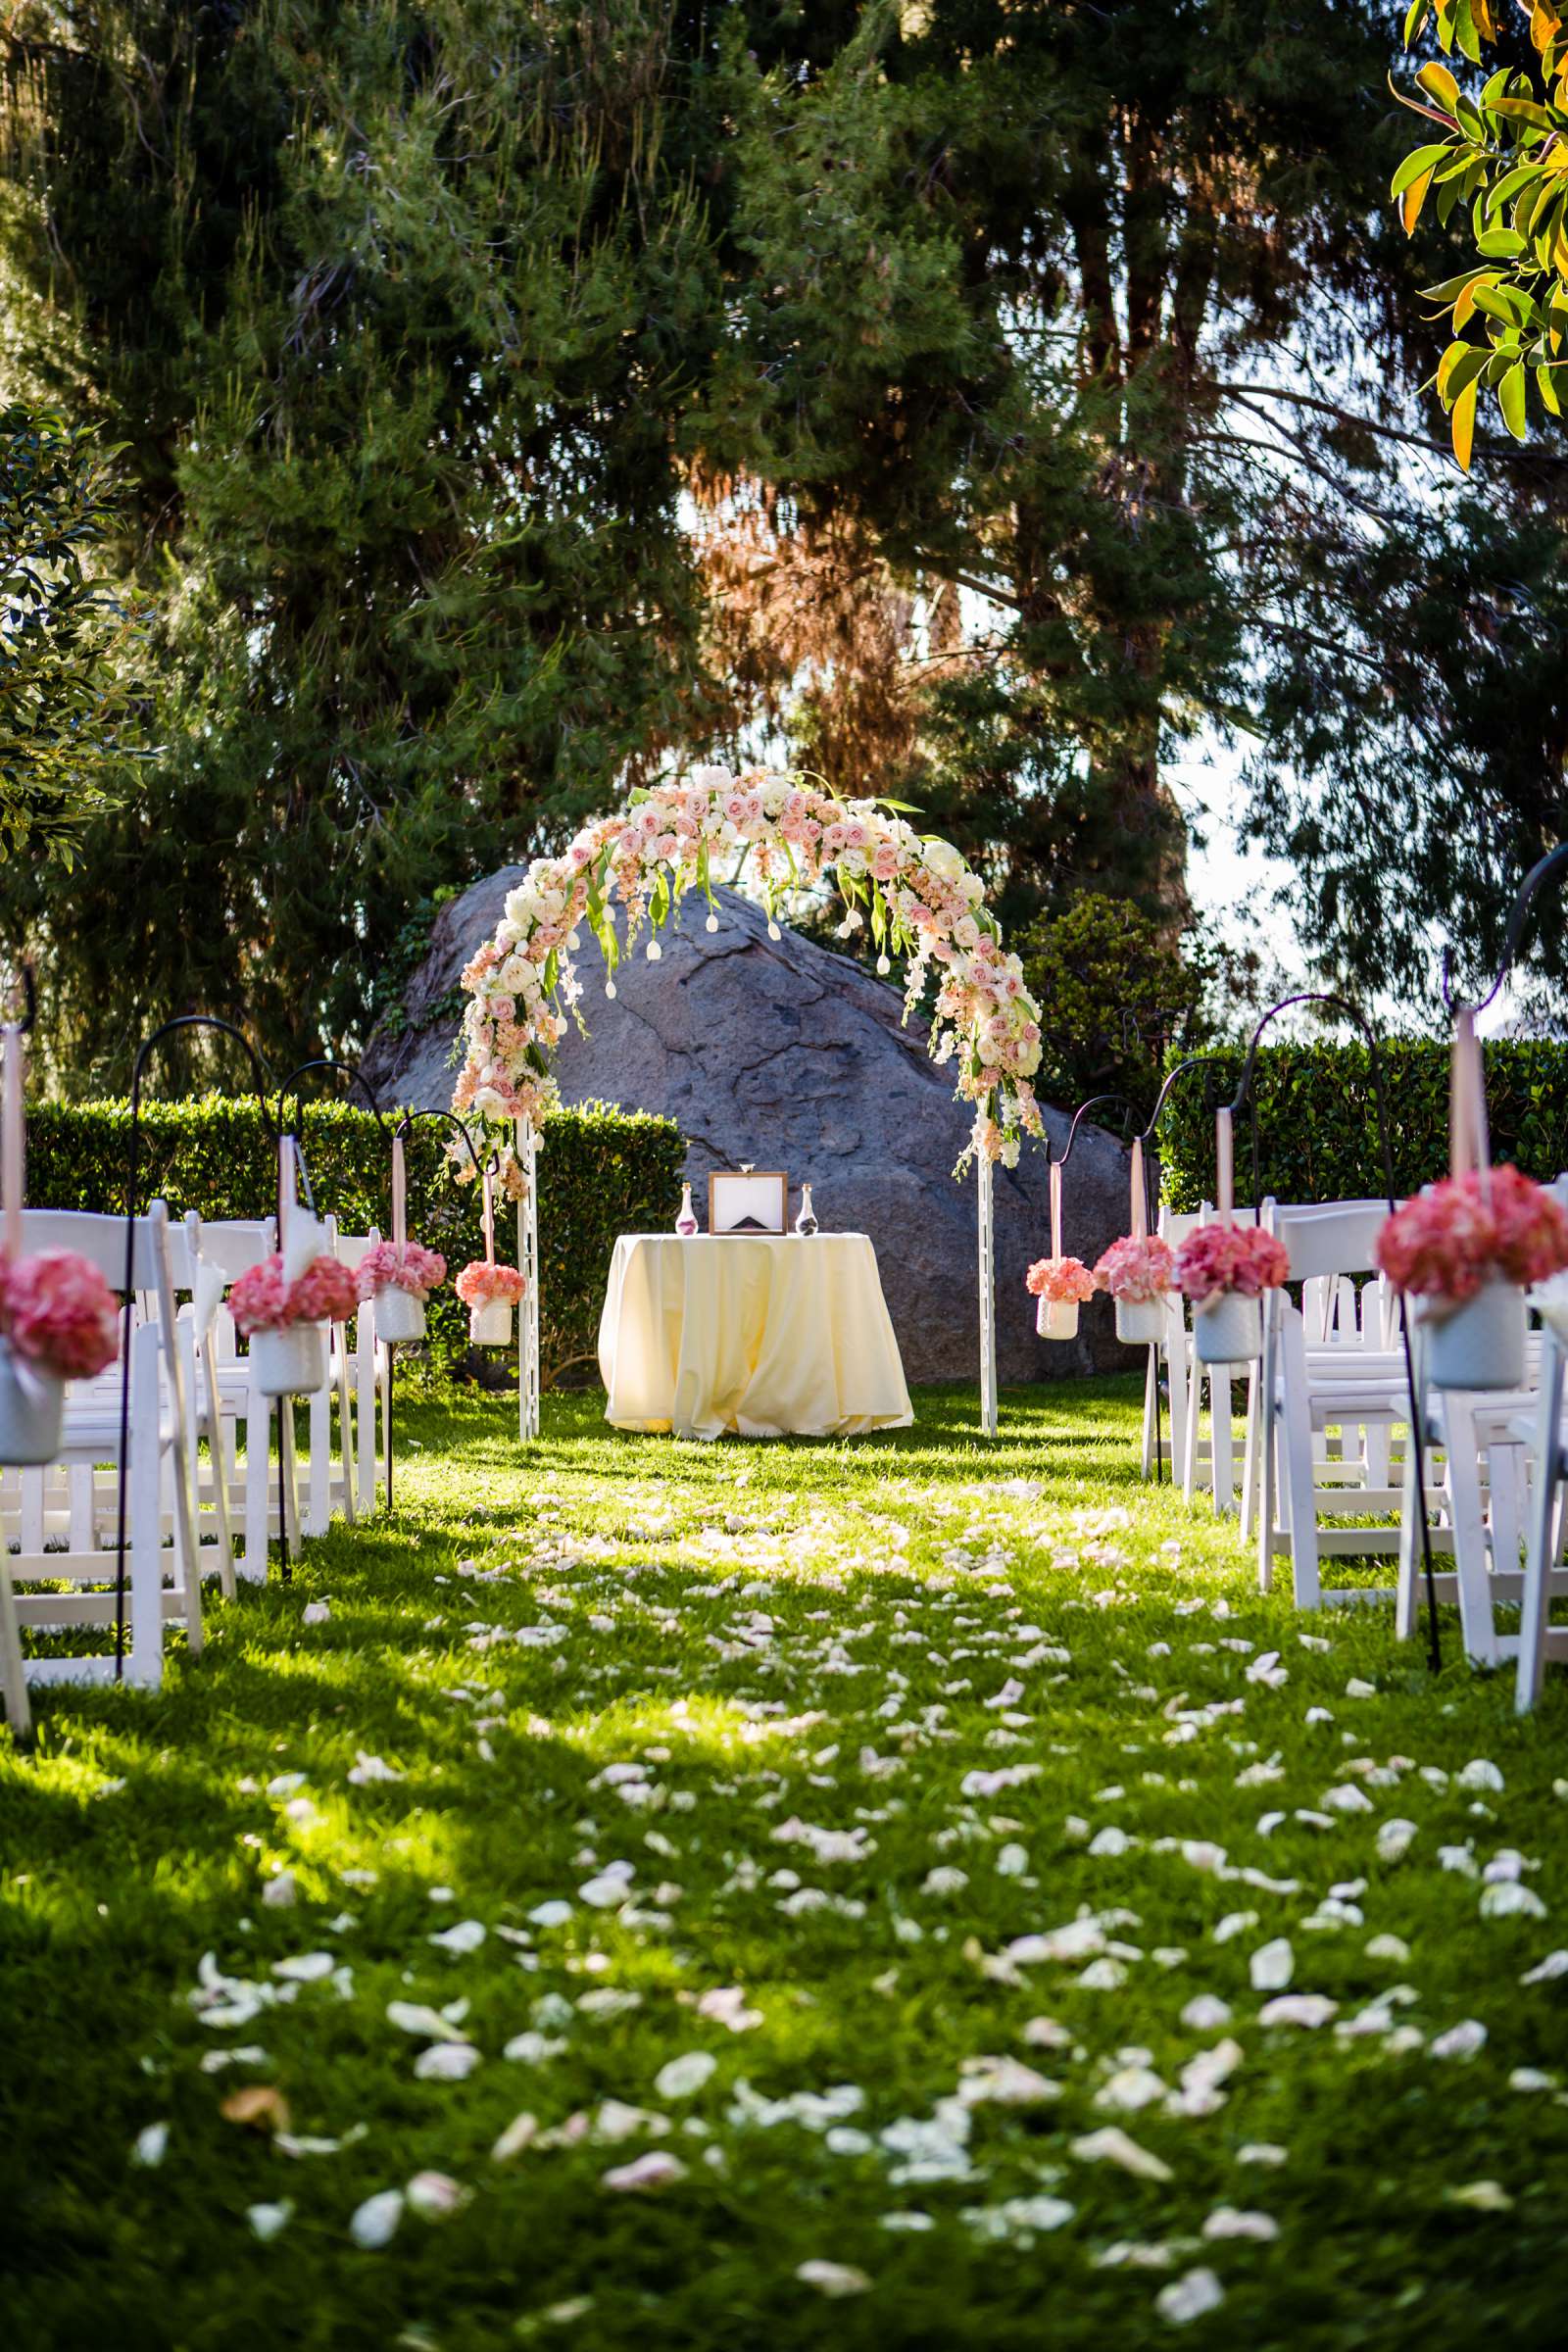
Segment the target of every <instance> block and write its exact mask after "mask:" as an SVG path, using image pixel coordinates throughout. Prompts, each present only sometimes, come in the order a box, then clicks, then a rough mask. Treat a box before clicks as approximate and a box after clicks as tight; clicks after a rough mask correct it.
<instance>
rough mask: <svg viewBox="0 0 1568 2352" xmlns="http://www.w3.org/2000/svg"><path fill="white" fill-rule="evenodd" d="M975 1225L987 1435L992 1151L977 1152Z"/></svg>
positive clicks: (991, 1384) (992, 1335) (993, 1329)
mask: <svg viewBox="0 0 1568 2352" xmlns="http://www.w3.org/2000/svg"><path fill="white" fill-rule="evenodd" d="M974 1181H975V1225H976V1233H977V1240H978V1244H979V1250H978V1266H977V1269H976V1270H977V1272H978V1275H979V1288H980V1427H981V1430H982V1432H983V1434H984V1435H985V1436H986V1437H988V1438H994V1437H995V1436H996V1434H997V1257H996V1183H997V1171H996V1165H995V1163H994V1161H993V1160H992V1159H991V1158H990V1156H989V1154H988V1153H986V1152H976V1154H975V1163H974Z"/></svg>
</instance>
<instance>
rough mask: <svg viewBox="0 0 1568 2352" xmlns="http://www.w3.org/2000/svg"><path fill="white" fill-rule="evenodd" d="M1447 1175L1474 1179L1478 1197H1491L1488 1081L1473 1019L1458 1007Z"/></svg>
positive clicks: (1451, 1067) (1451, 1061) (1450, 1082)
mask: <svg viewBox="0 0 1568 2352" xmlns="http://www.w3.org/2000/svg"><path fill="white" fill-rule="evenodd" d="M1448 1173H1449V1175H1450V1176H1470V1175H1476V1176H1479V1177H1480V1179H1481V1197H1482V1199H1483V1200H1489V1199H1490V1198H1491V1194H1492V1141H1491V1137H1490V1136H1489V1134H1488V1131H1487V1081H1486V1073H1485V1071H1484V1070H1483V1068H1482V1065H1481V1041H1480V1039H1479V1038H1478V1037H1477V1035H1476V1016H1475V1014H1474V1013H1473V1012H1472V1011H1471V1010H1470V1009H1469V1007H1468V1006H1467V1005H1466V1006H1461V1008H1460V1010H1459V1011H1458V1012H1456V1013H1455V1014H1454V1016H1453V1053H1452V1055H1451V1056H1450V1059H1449V1063H1448Z"/></svg>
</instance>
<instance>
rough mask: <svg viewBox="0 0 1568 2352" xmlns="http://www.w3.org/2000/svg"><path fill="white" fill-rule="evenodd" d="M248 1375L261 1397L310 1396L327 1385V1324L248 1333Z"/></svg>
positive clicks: (300, 1324) (287, 1326)
mask: <svg viewBox="0 0 1568 2352" xmlns="http://www.w3.org/2000/svg"><path fill="white" fill-rule="evenodd" d="M251 1378H252V1379H253V1380H254V1381H255V1383H256V1386H257V1387H258V1389H260V1391H261V1393H262V1395H263V1396H264V1397H313V1396H314V1395H315V1394H316V1392H317V1390H318V1389H320V1388H324V1387H325V1386H326V1326H325V1324H324V1323H290V1324H287V1325H286V1326H285V1327H284V1329H283V1330H281V1331H253V1332H252V1333H251Z"/></svg>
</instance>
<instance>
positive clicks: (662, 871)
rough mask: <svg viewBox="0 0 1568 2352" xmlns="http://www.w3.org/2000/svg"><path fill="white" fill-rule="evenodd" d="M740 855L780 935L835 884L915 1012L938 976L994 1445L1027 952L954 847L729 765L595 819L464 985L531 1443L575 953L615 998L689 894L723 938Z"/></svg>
mask: <svg viewBox="0 0 1568 2352" xmlns="http://www.w3.org/2000/svg"><path fill="white" fill-rule="evenodd" d="M748 864H749V866H750V868H751V871H752V873H753V875H754V876H755V877H756V879H757V880H758V881H759V882H760V885H761V889H762V896H763V899H764V902H765V904H766V907H767V915H768V928H769V931H770V933H771V934H772V936H773V937H774V938H777V937H778V936H779V931H778V924H777V920H776V907H777V905H778V902H779V900H780V898H781V897H782V896H784V895H785V894H786V893H788V892H789V891H791V890H793V889H796V888H799V887H801V886H803V885H807V884H810V883H814V882H817V881H819V880H821V879H823V878H825V877H831V879H832V881H833V882H834V883H835V885H836V886H837V889H838V892H839V896H840V898H841V899H842V901H843V902H844V907H845V914H844V920H843V922H842V923H841V924H840V926H839V929H840V933H841V935H842V936H845V937H850V936H853V935H854V934H855V933H856V932H858V931H862V930H864V929H866V928H869V931H870V936H871V941H872V944H873V945H874V947H875V948H876V950H877V957H876V968H877V970H878V971H879V972H887V971H890V970H891V968H892V959H893V957H894V956H900V957H902V958H904V959H906V961H907V972H906V987H905V1017H906V1019H907V1018H908V1015H909V1013H910V1012H911V1011H912V1010H913V1009H914V1006H915V1005H916V1004H917V1003H918V1001H919V999H920V997H921V995H922V993H923V991H924V988H925V983H926V979H927V976H928V974H929V972H930V969H931V966H932V964H933V963H936V964H940V965H941V966H942V967H943V970H942V978H941V984H940V986H939V988H938V991H937V1000H936V1015H935V1019H934V1020H933V1023H932V1026H931V1037H930V1050H931V1054H932V1057H933V1059H935V1060H936V1061H938V1062H948V1061H953V1062H955V1063H956V1071H957V1080H956V1094H957V1096H958V1098H959V1099H960V1100H961V1101H963V1102H966V1103H971V1104H972V1105H973V1107H974V1127H973V1130H972V1133H971V1135H970V1138H969V1142H968V1144H967V1146H966V1147H965V1149H964V1152H963V1153H962V1156H961V1157H960V1159H959V1161H958V1165H957V1167H956V1169H955V1171H954V1173H955V1174H956V1175H961V1174H962V1173H963V1172H964V1170H965V1168H966V1167H967V1166H968V1165H969V1163H970V1162H971V1161H972V1162H973V1164H974V1167H975V1171H976V1181H977V1191H978V1195H979V1218H978V1223H979V1277H980V1358H981V1361H980V1385H981V1409H982V1417H983V1420H984V1423H985V1427H986V1430H987V1432H988V1434H991V1435H994V1434H995V1432H996V1426H997V1377H996V1322H995V1306H994V1269H993V1248H992V1186H993V1174H994V1169H995V1164H996V1162H997V1161H998V1160H999V1159H1000V1160H1001V1161H1003V1162H1004V1164H1005V1165H1006V1166H1008V1167H1011V1166H1013V1165H1014V1164H1015V1163H1016V1161H1017V1157H1018V1151H1019V1145H1020V1142H1021V1139H1022V1137H1023V1136H1024V1135H1025V1134H1030V1135H1036V1136H1038V1135H1040V1134H1041V1133H1042V1132H1043V1131H1042V1127H1041V1120H1040V1110H1039V1106H1038V1104H1037V1103H1036V1101H1035V1094H1034V1086H1033V1079H1034V1074H1035V1072H1036V1070H1037V1069H1038V1068H1039V1066H1040V1008H1039V1006H1038V1005H1036V1004H1035V1002H1034V1000H1033V999H1032V998H1031V997H1030V995H1029V993H1028V991H1027V990H1026V989H1025V987H1024V984H1023V974H1022V969H1021V967H1020V964H1019V961H1018V958H1017V956H1009V955H1007V954H1006V953H1005V951H1004V948H1003V945H1002V938H1001V934H1000V932H999V930H998V928H997V924H996V920H995V918H994V917H993V916H992V915H991V914H989V913H988V912H987V910H986V907H985V886H984V884H983V883H982V882H981V880H980V878H979V876H978V875H977V874H975V873H974V872H972V871H971V869H970V868H969V866H968V865H967V864H966V863H965V862H964V859H963V858H962V857H961V856H960V855H959V853H958V851H957V850H956V849H955V848H954V846H953V844H952V843H951V842H948V841H942V840H940V839H938V838H936V837H935V836H930V835H921V834H919V833H917V832H916V831H915V829H914V827H913V826H912V825H911V824H909V823H908V821H907V817H906V816H905V815H904V814H903V813H902V812H901V810H900V808H899V805H898V804H896V803H893V802H887V801H876V800H858V801H841V800H839V799H838V798H836V797H835V796H834V795H833V794H832V793H829V792H827V791H824V790H822V789H819V788H818V787H817V786H816V785H815V784H813V783H812V782H811V781H810V780H809V778H808V777H806V776H804V775H802V774H799V773H795V772H784V771H780V770H777V769H772V768H751V769H748V770H746V771H744V772H743V773H741V774H739V775H736V774H734V773H732V772H731V770H730V769H729V768H727V767H718V766H710V767H697V768H694V769H692V771H691V772H690V774H689V775H688V776H687V777H686V778H685V780H684V781H676V782H670V783H666V784H657V785H655V786H654V787H653V788H652V789H651V790H649V791H646V792H636V793H633V794H632V795H631V798H630V800H629V801H628V803H627V805H626V807H625V808H624V809H622V810H621V811H620V812H619V813H618V814H617V815H613V816H607V817H601V818H600V819H599V820H598V821H597V822H596V823H594V824H591V825H586V826H584V828H583V830H582V831H581V832H580V833H579V834H578V835H577V837H576V839H575V840H574V841H573V842H572V843H571V845H570V847H569V848H568V849H567V850H566V852H565V853H564V856H562V857H560V858H535V859H534V861H533V863H532V864H531V865H530V866H529V868H528V871H527V873H526V875H525V876H524V878H523V880H522V881H521V882H520V883H519V884H518V885H517V887H516V889H515V890H514V891H511V892H510V893H509V894H508V897H507V903H506V910H505V913H504V915H503V917H502V920H501V922H500V923H499V924H498V925H497V928H496V935H495V937H494V939H493V940H489V941H487V942H486V944H485V945H484V946H483V947H482V948H481V949H480V950H479V952H478V954H477V955H476V956H474V957H473V959H472V961H471V962H470V963H469V964H468V966H467V969H466V971H465V973H464V975H463V985H464V987H465V988H466V990H467V991H468V997H469V1002H468V1006H467V1010H466V1014H465V1016H464V1024H463V1028H464V1041H465V1046H466V1060H465V1063H464V1067H463V1070H462V1072H461V1074H460V1076H459V1079H458V1084H457V1091H456V1093H455V1095H454V1097H453V1108H454V1110H456V1111H458V1112H460V1113H470V1114H475V1115H477V1117H478V1118H479V1119H481V1120H482V1121H483V1123H484V1125H485V1126H486V1128H487V1129H490V1130H496V1131H499V1133H497V1134H494V1135H493V1136H492V1141H493V1143H494V1144H495V1145H496V1146H497V1147H498V1149H499V1152H500V1160H501V1169H502V1175H503V1181H504V1182H505V1184H506V1187H507V1190H508V1191H509V1192H510V1193H511V1194H512V1195H513V1197H514V1198H515V1200H516V1201H517V1209H518V1219H517V1222H518V1236H517V1242H518V1252H519V1263H520V1264H521V1266H522V1270H523V1272H524V1274H525V1275H526V1276H527V1277H528V1291H527V1299H526V1311H525V1313H524V1317H523V1340H522V1369H521V1379H520V1382H519V1387H520V1390H521V1401H520V1424H521V1430H522V1435H523V1436H524V1437H534V1436H537V1434H538V1427H539V1420H538V1413H539V1288H538V1231H537V1222H536V1207H535V1198H536V1196H535V1184H534V1176H535V1163H536V1153H537V1147H538V1123H539V1119H540V1116H541V1114H542V1112H543V1111H544V1110H545V1109H546V1108H547V1107H548V1106H549V1105H550V1104H551V1103H554V1102H555V1101H556V1100H557V1099H558V1097H557V1091H556V1082H555V1079H554V1077H553V1075H552V1071H551V1054H552V1052H553V1050H554V1048H555V1047H556V1046H557V1045H558V1044H559V1043H560V1041H561V1039H562V1037H563V1036H564V1032H565V1027H566V1021H567V1019H568V1017H570V1016H572V1015H574V1014H575V1015H576V1017H577V1018H579V1019H580V1017H581V1016H580V1014H578V1013H577V1005H578V1001H579V999H580V997H581V995H582V988H581V984H580V982H579V980H578V978H577V973H576V966H575V963H574V961H573V956H574V952H575V951H576V950H577V949H578V947H579V946H580V945H581V926H582V925H583V924H585V923H586V924H587V925H588V927H589V928H590V929H591V930H592V932H593V933H594V936H595V937H596V938H597V939H598V941H599V943H600V945H601V947H602V949H603V951H604V957H605V969H606V973H607V975H608V976H607V979H606V983H605V994H606V996H607V997H613V996H614V994H615V978H614V975H615V971H616V969H617V967H618V965H619V964H620V962H621V961H622V960H623V958H624V956H627V955H629V954H631V953H632V952H633V951H634V950H635V948H636V945H637V942H638V940H639V938H641V937H642V935H643V934H644V933H645V932H646V933H647V939H646V942H645V945H644V950H643V952H644V954H645V956H648V957H649V958H650V959H651V960H653V961H657V960H658V958H659V956H661V954H662V949H661V947H660V944H659V936H658V935H659V932H660V931H661V929H662V927H663V925H664V924H665V923H666V922H668V921H669V920H670V919H671V917H672V916H673V915H674V914H675V912H676V910H677V909H678V907H679V906H680V904H681V901H682V900H683V899H684V898H685V896H686V894H687V893H688V892H689V891H691V890H694V889H695V890H700V891H701V892H702V893H703V894H704V896H705V897H706V898H707V900H708V904H709V915H708V929H709V930H710V931H716V930H717V928H718V918H717V916H716V914H715V913H714V912H713V911H712V907H713V895H712V894H713V883H714V880H715V879H720V878H721V879H723V880H725V881H730V880H733V879H735V878H737V877H738V875H739V873H740V871H741V869H742V868H743V867H745V866H747V865H748ZM720 868H721V869H722V872H721V874H720V873H718V872H716V871H715V869H720ZM617 903H618V906H619V908H620V911H621V915H622V918H623V923H624V938H622V935H621V932H620V930H619V929H617V924H616V907H617Z"/></svg>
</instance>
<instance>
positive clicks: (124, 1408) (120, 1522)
mask: <svg viewBox="0 0 1568 2352" xmlns="http://www.w3.org/2000/svg"><path fill="white" fill-rule="evenodd" d="M24 969H25V966H24ZM26 982H27V1010H28V1016H29V1019H30V1018H31V1015H32V1013H33V1011H34V1008H35V1000H34V996H33V990H32V975H31V973H30V972H27V973H26ZM177 1029H217V1030H218V1031H220V1033H221V1035H222V1036H224V1037H231V1038H232V1039H233V1040H234V1043H235V1044H236V1045H237V1046H242V1047H243V1048H244V1050H245V1053H246V1054H247V1055H248V1056H249V1059H250V1065H251V1070H252V1073H253V1075H254V1077H255V1079H256V1102H257V1106H258V1108H259V1109H260V1111H261V1114H262V1124H263V1126H264V1127H265V1128H270V1126H271V1120H270V1118H269V1116H268V1110H267V1097H268V1088H269V1085H270V1076H271V1074H270V1071H269V1069H268V1067H267V1063H266V1062H265V1060H264V1059H263V1058H262V1055H261V1054H259V1053H258V1051H257V1049H256V1048H255V1046H253V1045H252V1044H251V1041H250V1039H249V1038H248V1037H247V1036H246V1035H245V1032H244V1030H243V1029H236V1028H235V1026H234V1024H233V1022H232V1021H224V1020H220V1019H219V1017H218V1015H217V1013H214V1012H181V1013H177V1014H176V1015H175V1017H174V1018H173V1020H172V1021H165V1023H164V1025H163V1027H162V1028H161V1029H155V1030H154V1031H153V1033H152V1035H151V1037H149V1038H147V1039H145V1040H144V1041H143V1043H142V1045H141V1046H140V1048H139V1049H138V1051H137V1054H136V1059H135V1063H134V1066H133V1067H132V1070H131V1073H130V1168H129V1173H128V1175H127V1176H126V1179H125V1303H124V1310H123V1311H124V1317H125V1328H124V1337H123V1344H122V1347H121V1361H120V1481H119V1486H120V1495H119V1509H118V1518H117V1526H116V1534H115V1559H116V1568H115V1680H116V1682H117V1683H118V1682H122V1681H123V1679H124V1672H125V1463H126V1459H127V1457H128V1454H129V1451H130V1327H131V1317H132V1314H133V1311H134V1306H135V1295H136V1198H137V1178H138V1176H139V1174H140V1172H141V1171H140V1160H141V1081H142V1073H143V1071H144V1070H145V1069H146V1067H147V1059H148V1056H149V1054H151V1053H152V1051H153V1049H154V1047H155V1046H160V1045H162V1043H163V1041H164V1039H165V1038H166V1037H172V1035H173V1034H174V1032H175V1030H177ZM171 1338H172V1335H171ZM215 1434H217V1433H215ZM220 1450H221V1448H220ZM218 1475H220V1476H221V1463H220V1465H219V1471H218ZM283 1560H284V1566H285V1569H286V1568H287V1563H288V1538H287V1536H286V1535H285V1536H284V1539H283ZM200 1568H201V1563H200V1562H199V1561H198V1560H188V1561H187V1562H186V1564H185V1573H186V1575H187V1576H189V1577H192V1578H195V1577H197V1576H198V1575H199V1574H200Z"/></svg>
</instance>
